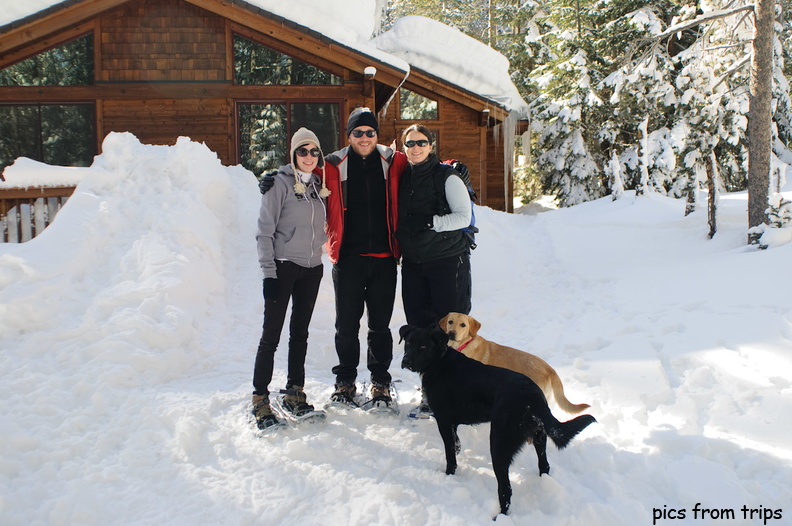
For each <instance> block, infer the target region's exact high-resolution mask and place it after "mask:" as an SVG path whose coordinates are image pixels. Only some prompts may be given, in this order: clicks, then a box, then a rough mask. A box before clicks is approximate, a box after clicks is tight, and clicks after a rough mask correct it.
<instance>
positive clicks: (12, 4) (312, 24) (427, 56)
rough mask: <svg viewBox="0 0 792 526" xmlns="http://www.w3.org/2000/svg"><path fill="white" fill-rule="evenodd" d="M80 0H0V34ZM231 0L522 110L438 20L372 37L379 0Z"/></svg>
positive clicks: (504, 75)
mask: <svg viewBox="0 0 792 526" xmlns="http://www.w3.org/2000/svg"><path fill="white" fill-rule="evenodd" d="M79 1H80V0H66V1H63V2H58V1H56V0H27V1H25V2H17V1H14V0H0V5H2V7H3V9H0V33H2V32H3V29H4V26H5V29H7V28H8V27H9V26H12V25H16V23H17V22H19V21H22V20H23V19H25V18H28V17H34V16H36V15H40V14H42V13H44V12H47V11H52V10H56V9H59V8H65V7H68V6H69V5H72V4H74V3H77V2H79ZM230 1H231V2H232V3H235V4H239V5H243V6H246V7H248V8H253V9H261V10H263V11H266V12H268V13H271V14H272V15H275V16H279V17H282V18H284V19H286V20H289V21H291V22H293V23H294V24H295V25H297V26H301V27H303V28H305V29H306V30H309V31H312V32H316V33H318V34H319V35H321V36H323V37H325V38H327V39H330V40H332V41H334V42H337V43H338V44H340V45H342V46H344V47H348V48H350V49H352V50H354V51H356V52H358V53H360V54H362V55H365V56H368V57H371V58H373V59H375V60H377V61H379V62H380V63H383V64H387V65H389V66H391V67H393V68H395V69H397V70H401V71H404V72H405V74H406V73H407V72H409V71H410V68H411V66H412V67H415V68H418V69H420V70H422V71H425V72H427V73H429V74H430V75H432V76H434V77H437V78H439V79H443V80H444V81H445V82H448V83H449V84H453V85H456V86H458V87H460V88H463V89H464V90H465V91H469V92H471V93H473V94H475V95H478V96H480V97H482V98H485V99H489V100H491V101H492V102H493V104H495V105H498V106H501V107H503V108H505V109H507V110H510V111H512V110H515V111H516V112H517V113H518V114H521V113H522V112H523V110H524V109H525V108H526V104H525V101H524V100H523V99H522V98H521V97H520V94H519V92H518V91H517V88H516V87H515V86H514V83H512V81H511V78H510V77H509V62H508V60H507V59H506V57H504V56H503V55H501V54H500V53H498V52H497V51H495V50H494V49H492V48H490V47H488V46H486V45H485V44H483V43H481V42H479V41H477V40H476V39H474V38H472V37H469V36H467V35H465V34H464V33H462V32H461V31H459V30H457V29H454V28H451V27H448V26H446V25H445V24H443V23H441V22H437V21H435V20H431V19H429V18H425V17H419V16H409V17H404V18H402V19H399V20H397V21H396V23H395V24H394V26H393V28H391V29H390V30H388V31H386V32H384V33H383V34H381V35H379V36H377V37H374V38H372V35H374V34H375V32H376V31H377V29H378V28H379V20H380V14H381V12H380V11H381V2H380V1H378V0H290V1H288V2H284V1H283V0H230Z"/></svg>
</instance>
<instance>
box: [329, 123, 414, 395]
mask: <svg viewBox="0 0 792 526" xmlns="http://www.w3.org/2000/svg"><path fill="white" fill-rule="evenodd" d="M378 128H379V124H378V122H377V118H376V116H375V115H374V113H373V112H372V111H371V110H370V109H368V108H356V109H355V110H354V111H352V113H351V114H350V116H349V120H348V121H347V138H348V140H349V146H347V147H345V148H342V149H341V150H339V151H337V152H335V153H332V154H330V155H328V156H327V158H326V160H327V162H328V163H330V164H333V165H335V166H336V167H337V168H338V180H334V179H333V180H328V181H327V184H328V188H330V190H331V191H332V193H331V194H330V197H329V199H328V202H327V245H326V246H327V252H328V254H329V257H330V261H331V262H332V263H333V285H334V287H335V304H336V324H335V327H336V334H335V346H336V353H337V354H338V365H336V366H335V367H333V374H335V375H336V384H335V392H334V393H333V395H332V400H333V401H335V402H340V403H349V404H351V403H352V401H353V399H354V396H355V394H356V393H355V390H356V388H355V380H356V378H357V367H358V364H359V363H360V341H359V337H358V334H359V331H360V320H361V318H362V317H363V310H364V307H365V310H366V311H367V313H368V338H367V352H366V357H367V362H366V365H367V367H368V369H369V372H370V373H371V398H372V399H373V400H375V401H378V402H380V403H381V404H385V405H390V404H391V403H392V400H391V397H390V382H391V375H390V372H389V371H388V368H389V367H390V364H391V361H392V360H393V336H392V335H391V330H390V321H391V316H392V314H393V305H394V301H395V299H396V273H397V270H396V265H397V261H398V259H399V257H400V256H401V254H400V252H399V247H398V244H397V243H396V237H395V232H396V227H397V220H398V215H397V214H398V203H397V198H398V192H399V178H400V175H401V173H402V172H403V171H404V169H405V168H406V167H407V164H408V163H407V158H406V156H405V155H404V154H403V153H402V152H394V151H393V150H391V149H390V148H387V147H385V146H382V145H380V144H377V138H378V136H377V132H378Z"/></svg>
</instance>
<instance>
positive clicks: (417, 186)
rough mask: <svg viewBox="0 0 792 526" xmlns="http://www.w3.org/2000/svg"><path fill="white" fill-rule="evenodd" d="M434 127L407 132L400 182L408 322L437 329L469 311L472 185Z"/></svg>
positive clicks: (412, 128)
mask: <svg viewBox="0 0 792 526" xmlns="http://www.w3.org/2000/svg"><path fill="white" fill-rule="evenodd" d="M433 142H434V141H433V136H432V133H431V132H430V131H429V129H428V128H427V127H425V126H422V125H420V124H413V125H412V126H410V127H409V128H407V129H406V130H404V132H403V133H402V144H403V145H404V151H405V153H406V154H407V158H408V160H409V161H410V166H409V167H408V168H407V169H406V170H405V172H404V174H402V179H401V183H400V186H399V227H398V229H397V231H396V238H397V239H398V241H399V245H400V246H401V250H402V301H403V303H404V313H405V315H406V317H407V323H409V324H410V325H416V326H419V327H429V326H434V327H436V326H437V324H438V322H439V321H440V320H441V319H442V318H443V317H444V316H445V315H446V314H448V313H449V312H461V313H464V314H469V313H470V308H471V304H470V298H471V273H470V248H469V244H468V241H467V238H466V236H465V234H464V232H462V229H463V228H466V227H467V226H468V225H469V224H470V217H471V209H470V197H469V195H468V191H467V187H466V186H465V183H464V182H463V181H462V178H461V177H460V176H459V173H457V172H456V170H454V169H453V168H452V167H451V166H449V165H447V164H443V163H441V162H440V159H439V158H438V157H437V154H435V153H434V152H433V151H432V150H433Z"/></svg>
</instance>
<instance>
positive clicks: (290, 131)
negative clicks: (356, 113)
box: [234, 98, 344, 177]
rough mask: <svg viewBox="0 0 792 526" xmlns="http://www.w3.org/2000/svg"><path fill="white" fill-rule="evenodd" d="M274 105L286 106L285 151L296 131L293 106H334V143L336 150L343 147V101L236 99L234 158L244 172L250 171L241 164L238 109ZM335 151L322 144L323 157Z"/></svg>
mask: <svg viewBox="0 0 792 526" xmlns="http://www.w3.org/2000/svg"><path fill="white" fill-rule="evenodd" d="M275 104H280V105H285V106H286V137H285V141H286V145H287V150H288V145H289V141H290V140H291V137H292V135H294V132H295V131H297V130H296V129H295V127H294V124H293V122H292V113H293V112H292V106H293V105H295V104H327V105H331V104H335V105H336V107H337V111H338V122H337V123H336V126H337V128H336V129H337V130H338V136H337V137H336V141H337V144H338V146H337V148H339V149H340V148H342V147H343V146H344V144H343V140H344V135H343V130H344V128H343V122H342V119H341V115H342V112H343V109H344V100H343V99H337V98H333V99H281V98H271V99H270V98H262V99H238V100H235V101H234V137H235V140H234V142H235V143H236V152H235V156H236V163H237V164H239V165H241V166H243V167H244V168H245V169H246V170H250V169H249V168H247V167H245V165H244V164H243V159H242V149H243V144H242V121H241V113H240V108H241V107H242V106H265V105H275ZM311 131H314V132H315V130H311ZM335 149H336V148H335V147H328V146H327V145H325V144H322V152H323V153H324V154H325V155H328V154H330V153H332V152H334V151H335ZM289 162H290V161H289V160H288V159H287V160H286V161H285V162H283V163H282V164H281V165H283V164H289ZM251 171H252V170H251ZM254 173H255V172H254ZM258 175H259V174H256V176H257V177H258Z"/></svg>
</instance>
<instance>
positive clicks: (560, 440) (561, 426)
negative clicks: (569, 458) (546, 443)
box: [545, 415, 597, 449]
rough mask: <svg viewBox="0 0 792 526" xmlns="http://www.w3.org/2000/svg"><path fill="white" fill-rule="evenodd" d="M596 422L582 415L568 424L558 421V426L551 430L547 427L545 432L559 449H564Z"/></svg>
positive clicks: (592, 418)
mask: <svg viewBox="0 0 792 526" xmlns="http://www.w3.org/2000/svg"><path fill="white" fill-rule="evenodd" d="M596 421H597V420H596V419H595V418H594V417H593V416H591V415H580V416H578V417H575V418H573V419H572V420H569V421H568V422H558V421H556V424H555V425H554V426H553V427H552V428H550V429H548V428H547V426H545V431H546V432H547V436H549V437H550V439H551V440H552V441H553V443H554V444H555V445H556V447H557V448H558V449H564V448H565V447H567V445H569V443H570V442H571V441H572V439H573V438H575V437H576V436H577V434H578V433H580V432H581V431H583V430H584V429H586V427H588V425H589V424H593V423H594V422H596Z"/></svg>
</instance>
